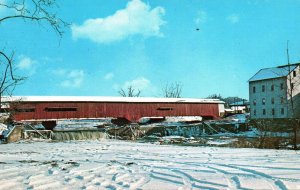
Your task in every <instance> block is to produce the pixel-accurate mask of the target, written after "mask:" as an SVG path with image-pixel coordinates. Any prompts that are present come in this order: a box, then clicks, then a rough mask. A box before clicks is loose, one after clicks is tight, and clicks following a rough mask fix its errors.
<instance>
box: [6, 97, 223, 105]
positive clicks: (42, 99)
mask: <svg viewBox="0 0 300 190" xmlns="http://www.w3.org/2000/svg"><path fill="white" fill-rule="evenodd" d="M11 101H22V102H126V103H130V102H134V103H138V102H141V103H142V102H144V103H145V102H149V103H151V102H158V103H180V102H182V103H218V104H223V103H224V102H223V101H220V100H219V99H199V98H156V97H107V96H13V97H3V102H11Z"/></svg>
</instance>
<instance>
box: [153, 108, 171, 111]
mask: <svg viewBox="0 0 300 190" xmlns="http://www.w3.org/2000/svg"><path fill="white" fill-rule="evenodd" d="M157 110H160V111H166V110H173V108H171V107H159V108H157Z"/></svg>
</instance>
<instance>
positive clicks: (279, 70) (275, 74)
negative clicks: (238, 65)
mask: <svg viewBox="0 0 300 190" xmlns="http://www.w3.org/2000/svg"><path fill="white" fill-rule="evenodd" d="M298 65H300V63H295V64H291V65H283V66H278V67H271V68H265V69H261V70H259V71H258V72H257V73H256V74H255V75H254V76H253V77H251V78H250V79H249V82H252V81H258V80H265V79H274V78H281V77H286V76H287V75H288V74H289V71H293V70H294V69H295V68H296V67H297V66H298ZM289 67H290V69H289Z"/></svg>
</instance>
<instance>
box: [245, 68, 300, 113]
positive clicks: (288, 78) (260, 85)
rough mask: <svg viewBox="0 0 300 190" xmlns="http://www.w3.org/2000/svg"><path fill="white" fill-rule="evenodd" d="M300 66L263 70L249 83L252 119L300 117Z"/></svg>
mask: <svg viewBox="0 0 300 190" xmlns="http://www.w3.org/2000/svg"><path fill="white" fill-rule="evenodd" d="M299 65H300V63H296V64H290V65H283V66H278V67H273V68H265V69H261V70H260V71H258V72H257V73H256V74H255V75H254V76H253V77H251V78H250V79H249V101H250V108H251V111H250V117H251V119H276V118H291V117H299V116H300V98H299V96H300V67H299ZM290 97H293V98H292V99H291V98H290ZM291 100H292V101H291ZM292 102H293V106H292ZM292 107H293V108H294V111H292Z"/></svg>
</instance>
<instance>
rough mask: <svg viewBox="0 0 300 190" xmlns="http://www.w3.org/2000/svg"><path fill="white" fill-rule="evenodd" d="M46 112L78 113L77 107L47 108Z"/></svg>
mask: <svg viewBox="0 0 300 190" xmlns="http://www.w3.org/2000/svg"><path fill="white" fill-rule="evenodd" d="M45 111H47V112H65V111H66V112H68V111H77V108H76V107H46V108H45Z"/></svg>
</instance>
